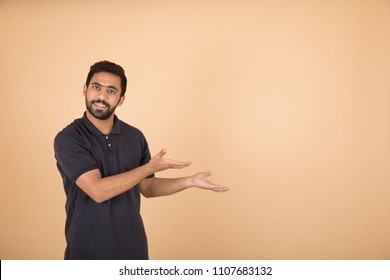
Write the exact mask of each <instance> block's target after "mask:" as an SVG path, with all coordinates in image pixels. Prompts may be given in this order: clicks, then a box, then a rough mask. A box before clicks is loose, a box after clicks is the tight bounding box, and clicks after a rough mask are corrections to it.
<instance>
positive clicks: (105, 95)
mask: <svg viewBox="0 0 390 280" xmlns="http://www.w3.org/2000/svg"><path fill="white" fill-rule="evenodd" d="M97 98H98V99H99V100H101V101H103V100H104V101H105V100H107V99H108V93H107V91H106V90H104V89H102V90H99V91H98V93H97Z"/></svg>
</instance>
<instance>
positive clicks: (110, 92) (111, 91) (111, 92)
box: [108, 89, 116, 94]
mask: <svg viewBox="0 0 390 280" xmlns="http://www.w3.org/2000/svg"><path fill="white" fill-rule="evenodd" d="M108 93H109V94H116V90H114V89H109V90H108Z"/></svg>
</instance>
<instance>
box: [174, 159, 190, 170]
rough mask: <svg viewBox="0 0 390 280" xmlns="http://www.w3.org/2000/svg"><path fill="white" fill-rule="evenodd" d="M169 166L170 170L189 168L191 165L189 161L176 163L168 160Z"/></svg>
mask: <svg viewBox="0 0 390 280" xmlns="http://www.w3.org/2000/svg"><path fill="white" fill-rule="evenodd" d="M169 164H170V167H171V168H177V169H180V168H184V167H187V166H190V165H191V164H192V163H191V162H190V161H177V160H171V159H170V160H169Z"/></svg>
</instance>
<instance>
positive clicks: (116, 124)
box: [82, 112, 121, 136]
mask: <svg viewBox="0 0 390 280" xmlns="http://www.w3.org/2000/svg"><path fill="white" fill-rule="evenodd" d="M82 119H83V121H84V123H85V125H86V127H87V128H88V130H89V131H90V132H91V133H92V134H93V135H95V136H101V135H104V134H103V133H102V132H101V131H100V130H99V129H97V127H96V126H95V125H94V124H93V123H92V122H91V121H90V120H89V119H88V118H87V114H86V112H84V115H83V118H82ZM120 133H121V126H120V120H119V119H118V117H117V116H116V115H114V126H113V128H112V130H111V133H110V135H111V134H120Z"/></svg>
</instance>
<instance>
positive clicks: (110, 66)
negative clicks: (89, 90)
mask: <svg viewBox="0 0 390 280" xmlns="http://www.w3.org/2000/svg"><path fill="white" fill-rule="evenodd" d="M99 72H108V73H111V74H114V75H117V76H119V77H120V78H121V96H124V95H125V92H126V87H127V78H126V76H125V70H124V69H123V68H122V66H120V65H118V64H115V63H113V62H110V61H107V60H103V61H99V62H96V63H95V64H93V65H92V66H91V68H90V69H89V73H88V76H87V81H86V82H85V84H86V85H87V87H88V86H89V82H90V81H91V79H92V77H93V75H94V74H96V73H99Z"/></svg>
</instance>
